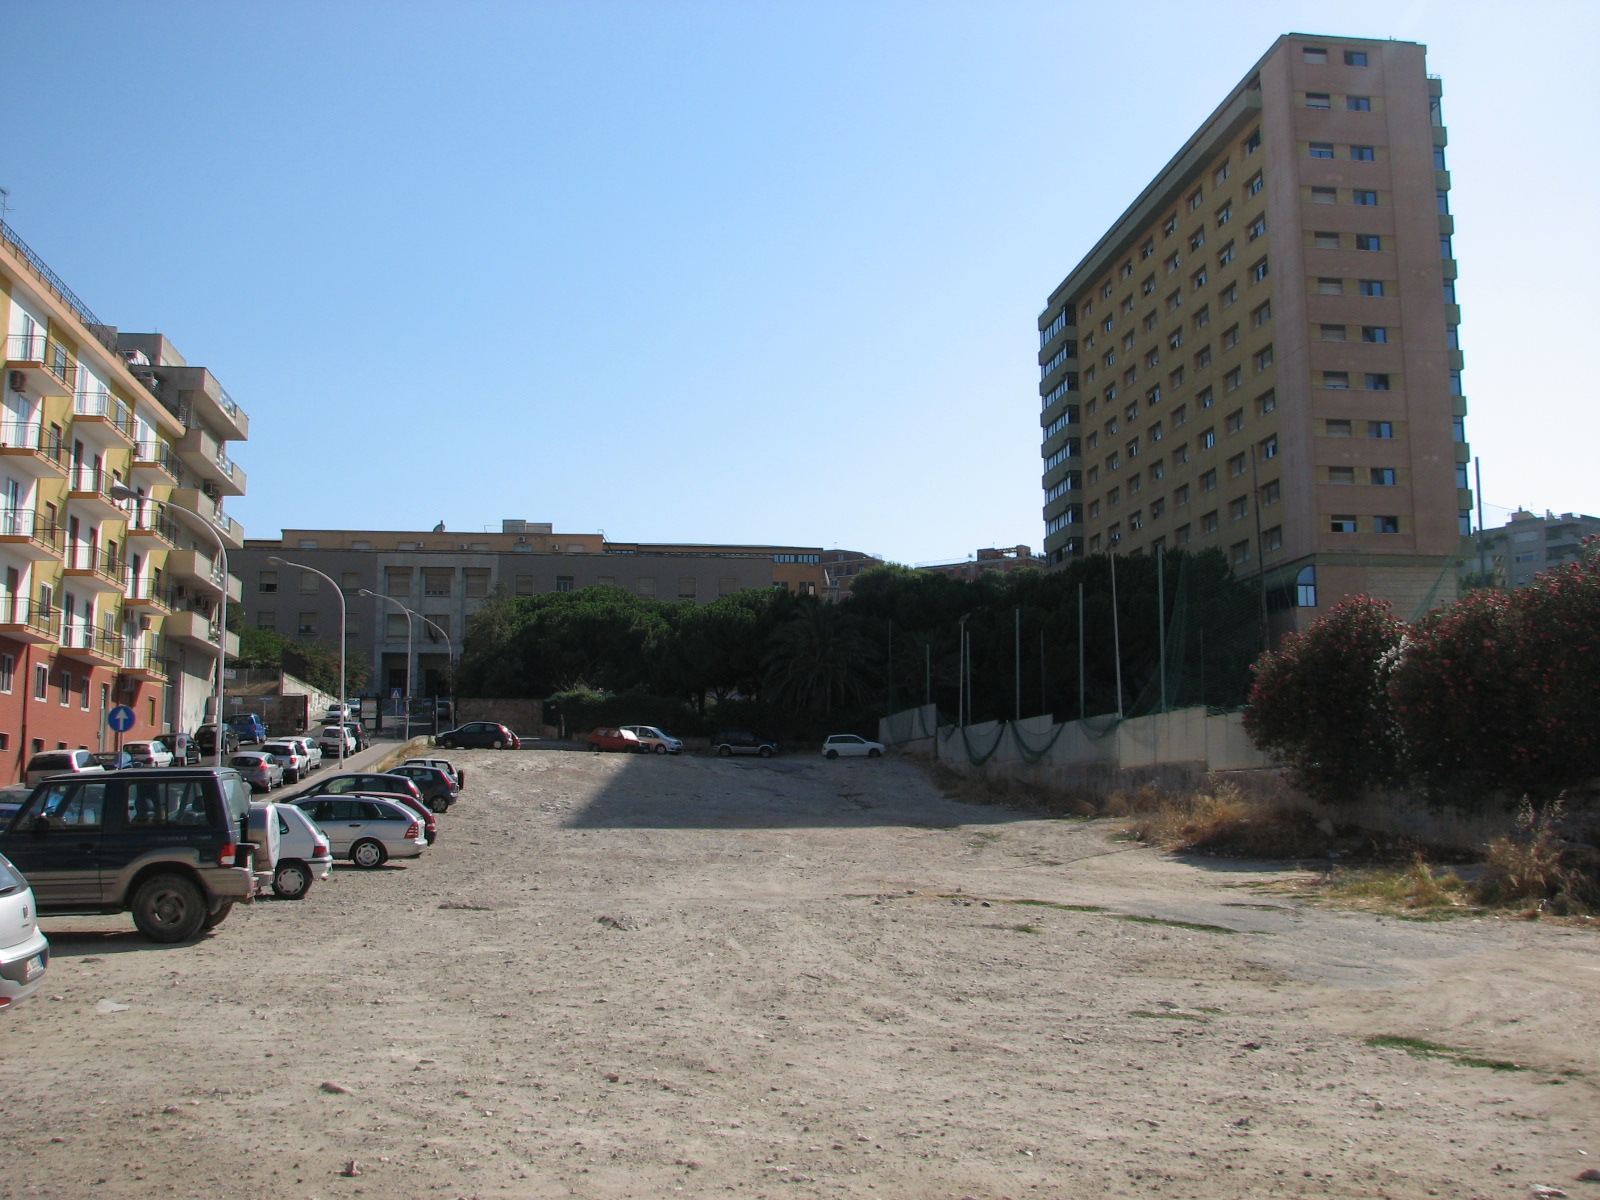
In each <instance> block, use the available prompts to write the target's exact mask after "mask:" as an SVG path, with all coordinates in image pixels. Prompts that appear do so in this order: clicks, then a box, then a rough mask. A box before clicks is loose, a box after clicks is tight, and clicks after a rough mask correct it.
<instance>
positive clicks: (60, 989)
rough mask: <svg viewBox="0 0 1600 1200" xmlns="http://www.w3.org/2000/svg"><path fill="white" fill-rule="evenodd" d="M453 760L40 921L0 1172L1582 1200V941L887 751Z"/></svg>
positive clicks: (556, 1189) (1599, 1008)
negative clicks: (457, 794)
mask: <svg viewBox="0 0 1600 1200" xmlns="http://www.w3.org/2000/svg"><path fill="white" fill-rule="evenodd" d="M455 757H456V758H457V759H458V761H460V762H462V763H463V764H465V765H466V767H467V769H468V779H467V785H468V786H467V790H466V793H465V794H464V796H463V798H462V802H461V803H460V804H459V805H458V806H457V807H456V808H454V809H452V811H451V812H450V813H449V814H448V815H447V816H445V817H443V818H442V819H441V822H440V824H441V837H440V841H439V844H438V845H437V846H435V847H434V848H433V849H432V850H431V851H430V852H429V853H428V854H427V855H426V856H425V857H424V858H423V859H422V860H420V861H417V862H414V863H409V864H406V865H393V866H389V867H386V868H384V869H381V870H378V871H375V872H359V871H355V870H352V869H350V868H341V869H339V870H337V871H336V872H335V875H334V877H333V878H332V879H330V880H328V881H327V882H325V883H320V884H318V885H317V886H316V887H315V888H314V889H313V890H312V892H311V894H310V895H309V897H308V898H307V899H306V900H305V901H303V902H300V903H287V902H275V901H271V900H266V901H262V902H258V903H257V904H255V905H254V906H252V907H250V908H244V909H239V910H236V911H235V913H234V914H233V915H232V916H231V917H230V918H229V919H228V921H227V922H226V923H225V924H223V925H222V926H221V927H220V928H219V929H217V930H216V931H215V932H214V933H213V934H211V935H209V936H207V937H205V938H203V939H202V940H200V941H199V942H197V943H194V944H190V945H184V946H175V947H156V946H152V945H150V944H148V943H146V942H144V941H143V940H142V939H140V938H139V937H138V935H136V934H135V933H133V932H132V926H131V923H130V922H129V920H128V919H127V918H126V917H115V918H111V917H107V918H77V919H72V920H53V921H47V922H46V923H45V925H46V929H47V931H48V932H49V933H50V936H51V938H52V941H53V943H54V947H55V955H56V957H55V961H54V965H53V967H52V971H51V975H50V980H49V984H48V986H47V990H46V992H45V993H44V994H43V995H42V996H41V997H40V998H39V999H38V1000H36V1001H33V1002H30V1003H29V1004H27V1005H25V1006H22V1007H20V1008H19V1009H17V1010H16V1011H15V1012H13V1013H11V1014H9V1015H7V1016H6V1017H5V1018H4V1019H0V1045H3V1055H0V1089H3V1091H0V1094H3V1095H4V1097H5V1110H6V1113H7V1115H8V1117H9V1121H8V1128H7V1130H6V1132H5V1134H4V1136H3V1137H0V1195H5V1196H8V1197H36V1196H50V1197H74V1198H78V1197H89V1196H114V1197H145V1196H163V1197H164V1196H196V1197H201V1196H203V1197H233V1196H252V1197H319V1198H326V1197H350V1196H367V1197H413V1196H415V1197H431V1196H441V1197H490V1196H515V1197H541V1198H542V1197H565V1196H579V1197H591V1198H594V1200H613V1198H619V1197H640V1198H656V1197H674V1196H721V1195H728V1194H731V1195H736V1196H749V1197H762V1196H769V1197H776V1198H785V1197H796V1198H799V1197H810V1196H818V1197H835V1196H848V1197H857V1196H882V1197H892V1198H895V1200H962V1198H963V1197H972V1198H976V1200H995V1198H998V1197H1008V1198H1011V1200H1023V1198H1031V1197H1085V1196H1102V1195H1105V1196H1163V1197H1165V1196H1171V1197H1206V1198H1211V1197H1233V1196H1303V1197H1313V1196H1315V1197H1324V1196H1338V1197H1377V1196H1390V1197H1412V1196H1419V1197H1420V1196H1435V1195H1437V1196H1449V1197H1505V1196H1516V1197H1519V1198H1520V1197H1522V1196H1526V1195H1527V1194H1528V1193H1529V1190H1530V1188H1531V1187H1533V1186H1534V1185H1536V1184H1545V1185H1555V1186H1560V1187H1562V1188H1564V1189H1565V1190H1566V1191H1567V1192H1568V1194H1569V1195H1573V1196H1580V1195H1594V1196H1596V1197H1597V1198H1600V1183H1583V1182H1574V1180H1575V1179H1576V1176H1577V1175H1578V1174H1579V1173H1580V1172H1582V1171H1583V1170H1585V1169H1586V1168H1588V1167H1591V1166H1600V1102H1597V1101H1600V1096H1597V1084H1600V955H1597V949H1600V942H1597V941H1596V938H1595V935H1593V934H1591V933H1588V932H1586V931H1582V930H1572V929H1561V928H1555V927H1550V926H1545V925H1541V924H1538V923H1526V922H1506V921H1469V920H1462V921H1452V922H1442V923H1439V922H1436V923H1422V922H1411V921H1403V920H1396V919H1393V918H1388V917H1383V918H1377V917H1374V916H1372V915H1371V914H1355V913H1348V912H1338V911H1332V910H1329V909H1323V908H1314V907H1307V906H1304V905H1302V904H1301V903H1299V902H1298V901H1295V900H1292V899H1287V898H1284V897H1282V896H1276V895H1273V894H1271V893H1264V892H1261V891H1259V890H1257V887H1256V886H1255V885H1259V884H1261V883H1263V882H1266V881H1270V880H1271V879H1272V878H1274V875H1273V873H1272V872H1271V871H1269V870H1264V869H1257V867H1256V866H1254V865H1250V866H1241V865H1240V864H1237V863H1227V862H1223V861H1220V860H1203V861H1200V862H1193V861H1180V860H1175V859H1173V858H1170V857H1168V856H1165V855H1163V854H1161V853H1159V852H1157V851H1154V850H1149V849H1142V848H1137V847H1130V846H1129V845H1127V844H1125V843H1120V842H1117V841H1116V840H1114V839H1113V837H1112V829H1111V827H1110V826H1109V825H1107V824H1105V823H1089V822H1082V821H1057V820H1039V819H1034V818H1032V817H1028V816H1025V815H1023V814H1019V813H1016V812H1012V811H1010V810H1006V809H996V808H974V807H969V806H965V805H961V804H957V803H954V802H952V801H949V800H947V799H945V798H943V797H942V796H940V795H939V794H938V793H937V792H936V791H935V790H934V789H933V788H932V787H931V786H930V785H929V783H928V782H927V781H926V779H925V777H924V776H923V775H922V773H921V772H920V771H919V770H918V769H917V768H916V767H915V766H913V765H911V764H908V763H904V762H896V761H888V760H885V761H874V762H868V761H864V760H849V761H840V762H833V763H829V762H825V761H823V760H822V759H821V758H820V757H818V758H812V757H802V756H795V757H783V758H778V759H774V760H771V761H770V762H763V761H758V760H754V759H739V760H715V759H708V758H696V757H685V758H658V757H623V756H620V755H603V756H602V755H590V754H585V753H573V752H558V751H552V750H526V751H522V752H505V753H495V752H491V751H467V752H459V751H458V752H456V754H455ZM102 1001H109V1002H111V1004H102V1003H101V1002H102ZM118 1005H125V1006H126V1008H125V1009H117V1010H115V1011H103V1010H105V1009H108V1008H112V1007H113V1006H118ZM1372 1035H1395V1036H1403V1037H1414V1038H1422V1039H1427V1040H1428V1041H1430V1042H1434V1043H1438V1044H1440V1045H1443V1046H1447V1047H1451V1048H1454V1049H1456V1050H1459V1051H1461V1052H1462V1053H1463V1054H1464V1055H1466V1056H1467V1058H1466V1059H1463V1058H1458V1057H1450V1056H1433V1057H1418V1056H1415V1055H1413V1054H1410V1053H1407V1052H1406V1051H1405V1050H1404V1049H1401V1048H1391V1047H1380V1046H1372V1045H1369V1044H1368V1041H1367V1039H1368V1038H1369V1037H1370V1036H1372ZM1472 1060H1478V1061H1483V1060H1506V1061H1507V1062H1515V1063H1517V1064H1520V1065H1522V1066H1523V1067H1525V1068H1526V1069H1521V1070H1496V1069H1492V1068H1491V1067H1489V1066H1474V1065H1471V1063H1472ZM1585 1151H1587V1155H1586V1154H1585V1153H1584V1152H1585ZM352 1163H354V1164H356V1165H355V1166H354V1167H353V1168H352V1167H350V1164H352ZM347 1170H348V1171H349V1172H350V1173H349V1174H345V1173H344V1172H346V1171H347Z"/></svg>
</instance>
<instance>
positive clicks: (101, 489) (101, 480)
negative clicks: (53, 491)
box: [67, 465, 117, 504]
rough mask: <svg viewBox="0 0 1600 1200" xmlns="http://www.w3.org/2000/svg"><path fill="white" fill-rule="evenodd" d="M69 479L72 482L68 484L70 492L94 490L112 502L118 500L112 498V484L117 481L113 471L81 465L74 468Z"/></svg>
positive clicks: (114, 502)
mask: <svg viewBox="0 0 1600 1200" xmlns="http://www.w3.org/2000/svg"><path fill="white" fill-rule="evenodd" d="M69 479H70V482H69V483H68V484H67V490H68V491H69V492H93V493H95V494H96V495H99V496H102V497H104V498H105V499H106V501H107V502H109V503H111V504H116V503H117V501H115V500H112V499H111V491H110V488H111V485H112V484H113V483H116V482H117V480H116V479H115V478H114V477H113V476H112V474H111V472H109V471H106V470H103V469H101V468H100V467H85V466H81V465H80V466H76V467H73V468H72V473H71V475H70V476H69Z"/></svg>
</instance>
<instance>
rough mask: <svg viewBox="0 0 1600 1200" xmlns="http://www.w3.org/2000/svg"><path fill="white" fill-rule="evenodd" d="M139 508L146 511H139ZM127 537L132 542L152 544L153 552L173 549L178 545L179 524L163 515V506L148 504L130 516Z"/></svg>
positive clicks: (135, 510) (136, 509)
mask: <svg viewBox="0 0 1600 1200" xmlns="http://www.w3.org/2000/svg"><path fill="white" fill-rule="evenodd" d="M139 508H142V509H143V510H144V511H143V512H141V511H139ZM157 514H161V515H157ZM125 536H126V537H127V539H128V540H129V541H130V542H131V541H134V540H139V541H147V542H150V543H152V545H151V547H150V548H151V549H152V550H157V549H160V548H161V547H163V546H166V547H168V548H171V547H174V546H176V545H177V544H178V523H177V522H176V521H174V520H173V519H172V518H171V517H169V516H166V515H165V514H164V513H162V507H161V505H159V504H154V503H146V504H143V505H140V506H139V507H138V508H135V509H134V511H133V512H132V513H130V514H128V532H127V534H126V535H125Z"/></svg>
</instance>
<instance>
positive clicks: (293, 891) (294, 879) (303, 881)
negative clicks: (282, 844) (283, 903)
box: [272, 858, 311, 900]
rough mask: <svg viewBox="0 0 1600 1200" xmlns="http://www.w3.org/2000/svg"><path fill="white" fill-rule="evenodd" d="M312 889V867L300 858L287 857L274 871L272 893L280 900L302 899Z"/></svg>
mask: <svg viewBox="0 0 1600 1200" xmlns="http://www.w3.org/2000/svg"><path fill="white" fill-rule="evenodd" d="M310 890H311V868H310V867H308V866H306V864H305V863H303V862H301V861H300V860H299V859H298V858H285V859H283V860H282V861H280V862H279V863H278V869H277V870H276V871H274V872H273V873H272V894H273V895H274V896H276V897H277V898H278V899H279V900H302V899H304V898H305V894H306V893H307V892H309V891H310Z"/></svg>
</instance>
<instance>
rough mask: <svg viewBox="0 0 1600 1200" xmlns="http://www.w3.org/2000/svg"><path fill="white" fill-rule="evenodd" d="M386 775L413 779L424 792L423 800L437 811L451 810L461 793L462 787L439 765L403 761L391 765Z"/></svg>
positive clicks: (418, 788)
mask: <svg viewBox="0 0 1600 1200" xmlns="http://www.w3.org/2000/svg"><path fill="white" fill-rule="evenodd" d="M384 774H385V775H400V776H402V777H404V778H406V779H409V780H411V782H412V783H414V784H416V785H417V790H418V791H419V792H421V793H422V799H423V802H424V803H426V804H427V806H428V807H429V808H431V809H432V810H433V811H434V812H436V813H442V812H449V811H450V806H451V805H452V804H454V803H455V802H456V797H457V796H459V795H460V794H461V789H460V788H459V787H457V786H456V781H455V780H454V779H453V778H451V777H450V775H449V774H448V773H447V772H445V771H441V770H440V769H439V768H438V767H424V766H420V765H418V764H416V763H401V764H400V765H399V766H398V767H390V768H389V769H388V770H387V771H385V772H384Z"/></svg>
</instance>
